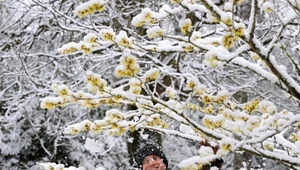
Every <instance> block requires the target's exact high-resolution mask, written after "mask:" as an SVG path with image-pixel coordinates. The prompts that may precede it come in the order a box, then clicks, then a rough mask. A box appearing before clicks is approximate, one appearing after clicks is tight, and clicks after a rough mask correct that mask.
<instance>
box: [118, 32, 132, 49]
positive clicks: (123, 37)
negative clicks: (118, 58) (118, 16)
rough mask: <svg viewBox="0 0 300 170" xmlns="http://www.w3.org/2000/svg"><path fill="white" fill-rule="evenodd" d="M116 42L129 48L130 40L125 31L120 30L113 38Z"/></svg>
mask: <svg viewBox="0 0 300 170" xmlns="http://www.w3.org/2000/svg"><path fill="white" fill-rule="evenodd" d="M115 40H116V43H117V44H118V45H119V46H121V47H125V48H130V47H131V46H132V42H131V41H130V39H129V38H128V36H127V33H126V32H125V31H123V30H122V31H120V32H119V34H118V35H117V36H116V38H115Z"/></svg>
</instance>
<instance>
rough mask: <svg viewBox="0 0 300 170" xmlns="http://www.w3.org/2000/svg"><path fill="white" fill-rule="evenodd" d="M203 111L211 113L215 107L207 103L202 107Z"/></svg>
mask: <svg viewBox="0 0 300 170" xmlns="http://www.w3.org/2000/svg"><path fill="white" fill-rule="evenodd" d="M203 112H204V113H207V114H212V113H214V112H215V107H214V106H213V105H208V106H207V107H206V108H204V110H203Z"/></svg>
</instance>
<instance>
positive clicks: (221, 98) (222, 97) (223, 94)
mask: <svg viewBox="0 0 300 170" xmlns="http://www.w3.org/2000/svg"><path fill="white" fill-rule="evenodd" d="M228 97H229V94H228V92H227V91H220V92H219V93H218V94H217V95H216V96H214V97H213V100H214V102H215V103H219V104H221V103H224V102H225V101H226V100H227V99H228Z"/></svg>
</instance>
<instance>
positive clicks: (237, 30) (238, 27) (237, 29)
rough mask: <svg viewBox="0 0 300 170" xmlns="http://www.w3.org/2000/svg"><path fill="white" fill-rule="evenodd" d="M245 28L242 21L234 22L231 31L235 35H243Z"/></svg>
mask: <svg viewBox="0 0 300 170" xmlns="http://www.w3.org/2000/svg"><path fill="white" fill-rule="evenodd" d="M245 29H246V26H245V25H244V24H242V23H238V24H234V30H233V33H234V34H235V35H237V36H244V35H245Z"/></svg>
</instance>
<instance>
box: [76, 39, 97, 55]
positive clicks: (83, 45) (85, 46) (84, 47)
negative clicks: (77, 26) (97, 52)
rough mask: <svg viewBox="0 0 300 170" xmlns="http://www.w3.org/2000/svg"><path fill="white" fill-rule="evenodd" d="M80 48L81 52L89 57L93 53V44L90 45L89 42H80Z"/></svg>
mask: <svg viewBox="0 0 300 170" xmlns="http://www.w3.org/2000/svg"><path fill="white" fill-rule="evenodd" d="M78 46H79V47H78V48H79V50H80V51H81V52H82V53H83V54H85V55H87V54H90V53H91V52H92V48H93V47H92V45H91V44H89V43H87V42H84V41H80V42H79V43H78Z"/></svg>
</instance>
